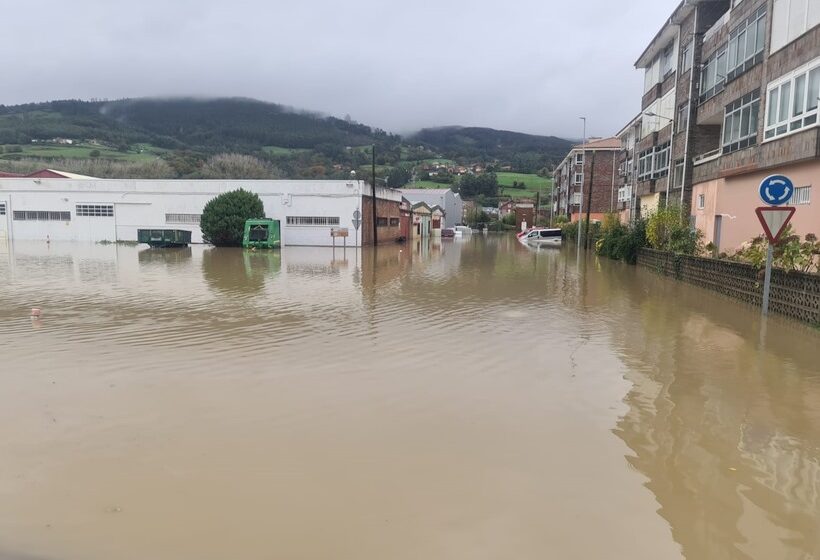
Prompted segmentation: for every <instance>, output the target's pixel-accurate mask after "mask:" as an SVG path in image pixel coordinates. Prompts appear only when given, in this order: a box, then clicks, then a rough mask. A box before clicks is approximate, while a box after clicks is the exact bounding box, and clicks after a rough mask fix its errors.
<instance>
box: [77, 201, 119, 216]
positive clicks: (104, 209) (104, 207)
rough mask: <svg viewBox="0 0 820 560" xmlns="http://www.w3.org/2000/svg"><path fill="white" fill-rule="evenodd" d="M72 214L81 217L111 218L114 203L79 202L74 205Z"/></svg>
mask: <svg viewBox="0 0 820 560" xmlns="http://www.w3.org/2000/svg"><path fill="white" fill-rule="evenodd" d="M74 214H75V215H76V216H77V217H83V218H113V217H114V205H113V204H87V203H81V204H77V205H75V207H74Z"/></svg>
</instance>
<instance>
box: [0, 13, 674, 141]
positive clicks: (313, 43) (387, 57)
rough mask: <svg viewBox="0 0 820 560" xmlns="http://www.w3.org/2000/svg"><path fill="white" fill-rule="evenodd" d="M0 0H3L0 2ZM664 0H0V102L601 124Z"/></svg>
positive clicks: (609, 117)
mask: <svg viewBox="0 0 820 560" xmlns="http://www.w3.org/2000/svg"><path fill="white" fill-rule="evenodd" d="M7 3H8V4H7ZM677 3H678V2H677V0H626V1H621V2H616V1H614V0H574V1H559V0H512V1H506V2H504V1H501V0H495V1H486V0H435V1H434V0H415V1H404V2H395V1H393V0H348V1H338V0H290V1H283V0H220V1H217V0H132V1H128V2H125V1H121V0H72V1H65V0H24V1H19V0H18V1H12V0H0V5H2V6H3V9H2V14H3V16H2V19H3V24H2V32H0V47H1V48H2V50H1V51H0V52H2V53H3V56H2V62H0V104H7V105H8V104H17V103H24V102H29V101H45V100H52V99H65V98H82V99H88V98H109V99H114V98H120V97H141V96H170V95H203V96H245V97H254V98H257V99H262V100H266V101H274V102H277V103H283V104H286V105H292V106H294V107H299V108H304V109H311V110H316V111H321V112H324V113H328V114H332V115H336V116H340V117H341V116H344V115H345V114H350V115H351V116H352V117H353V118H354V119H355V120H357V121H360V122H363V123H366V124H370V125H373V126H380V127H382V128H386V129H388V130H391V131H394V132H407V131H411V130H415V129H418V128H421V127H426V126H440V125H451V124H460V125H466V126H489V127H493V128H501V129H507V130H518V131H522V132H530V133H535V134H555V135H558V136H565V137H580V136H581V123H580V121H579V120H578V116H580V115H586V116H587V117H589V131H588V134H590V135H599V136H601V135H607V134H613V133H615V132H617V131H618V129H619V128H620V127H621V126H622V125H623V124H625V123H626V121H627V120H629V118H631V117H632V116H634V115H635V114H637V112H638V110H639V103H640V95H641V89H642V85H643V78H642V76H641V75H640V73H639V72H637V71H636V70H635V69H634V68H633V66H632V65H633V63H634V61H635V60H636V59H637V58H638V56H639V55H640V53H641V51H642V50H643V48H644V47H645V46H646V44H647V43H648V42H649V41H650V40H651V39H652V37H654V35H655V33H656V32H657V31H658V29H659V28H660V26H661V25H662V23H663V22H664V20H665V19H666V18H667V17H668V16H669V15H670V14H671V12H672V10H673V8H674V7H675V6H676V5H677Z"/></svg>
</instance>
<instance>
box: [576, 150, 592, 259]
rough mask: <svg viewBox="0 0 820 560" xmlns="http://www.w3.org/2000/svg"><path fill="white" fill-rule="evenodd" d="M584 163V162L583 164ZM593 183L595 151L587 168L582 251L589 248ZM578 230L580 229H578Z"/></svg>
mask: <svg viewBox="0 0 820 560" xmlns="http://www.w3.org/2000/svg"><path fill="white" fill-rule="evenodd" d="M585 163H586V162H585ZM593 181H595V150H592V162H590V167H589V195H587V197H588V198H587V224H586V226H585V228H584V229H586V231H585V232H584V249H588V248H589V220H590V214H591V213H592V184H593ZM579 229H580V228H579Z"/></svg>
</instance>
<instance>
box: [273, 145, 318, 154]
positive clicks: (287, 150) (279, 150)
mask: <svg viewBox="0 0 820 560" xmlns="http://www.w3.org/2000/svg"><path fill="white" fill-rule="evenodd" d="M262 151H264V152H267V153H269V154H270V155H272V156H292V155H294V154H304V153H305V152H310V151H311V150H309V149H308V148H282V147H280V146H263V147H262Z"/></svg>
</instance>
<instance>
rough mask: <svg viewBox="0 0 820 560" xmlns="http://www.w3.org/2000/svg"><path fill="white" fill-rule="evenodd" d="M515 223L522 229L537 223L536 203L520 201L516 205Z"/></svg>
mask: <svg viewBox="0 0 820 560" xmlns="http://www.w3.org/2000/svg"><path fill="white" fill-rule="evenodd" d="M515 225H516V227H517V228H518V229H519V230H522V231H523V230H524V229H525V228H529V227H533V226H534V225H535V205H534V204H531V203H521V202H519V203H517V204H516V205H515Z"/></svg>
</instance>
